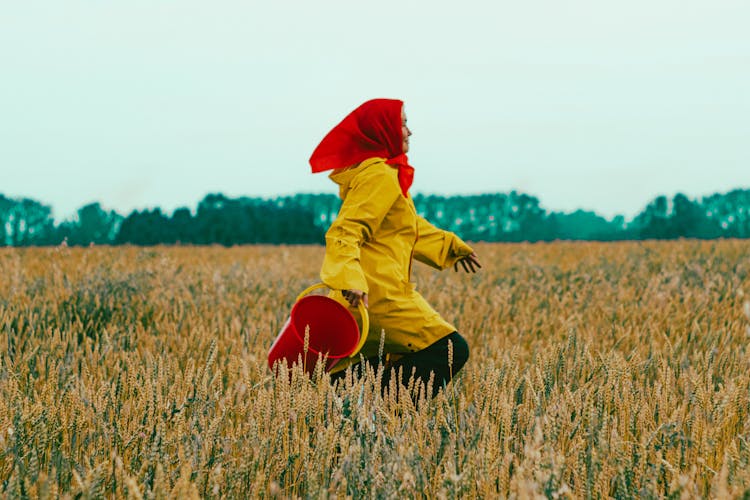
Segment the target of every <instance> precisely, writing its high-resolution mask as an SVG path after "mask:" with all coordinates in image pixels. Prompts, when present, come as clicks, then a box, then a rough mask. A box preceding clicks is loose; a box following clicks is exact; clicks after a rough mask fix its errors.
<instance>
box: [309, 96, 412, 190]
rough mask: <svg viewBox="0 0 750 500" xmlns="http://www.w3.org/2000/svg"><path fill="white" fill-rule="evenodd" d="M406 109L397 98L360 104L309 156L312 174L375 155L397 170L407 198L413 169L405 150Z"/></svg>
mask: <svg viewBox="0 0 750 500" xmlns="http://www.w3.org/2000/svg"><path fill="white" fill-rule="evenodd" d="M403 107H404V103H403V101H399V100H397V99H372V100H371V101H367V102H365V103H364V104H362V105H360V106H359V107H358V108H357V109H355V110H354V111H352V112H351V113H349V115H348V116H347V117H346V118H344V119H343V120H342V121H341V123H339V124H338V125H336V126H335V127H334V128H333V129H332V130H331V131H330V132H328V134H327V135H326V136H325V137H324V138H323V140H322V141H320V144H318V147H317V148H315V151H313V154H312V156H311V157H310V165H311V166H312V171H313V172H314V173H315V172H323V171H324V170H332V169H336V168H344V167H348V166H351V165H356V164H357V163H360V162H362V161H364V160H366V159H368V158H373V157H375V156H380V157H384V158H387V161H386V163H388V165H390V166H392V167H394V168H397V169H398V183H399V185H400V186H401V192H402V193H403V195H404V196H407V192H408V191H409V188H410V187H411V183H412V181H413V180H414V168H413V167H412V166H411V165H409V159H408V158H407V157H406V154H405V153H404V151H403V149H402V147H403V140H404V138H403V134H402V132H401V110H402V108H403Z"/></svg>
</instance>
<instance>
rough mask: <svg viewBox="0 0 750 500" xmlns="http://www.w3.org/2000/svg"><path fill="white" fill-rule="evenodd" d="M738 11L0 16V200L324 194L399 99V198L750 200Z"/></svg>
mask: <svg viewBox="0 0 750 500" xmlns="http://www.w3.org/2000/svg"><path fill="white" fill-rule="evenodd" d="M748 26H750V2H748V1H747V0H629V1H622V0H618V1H609V0H567V1H566V0H554V1H540V0H525V1H513V2H511V1H507V0H495V1H477V0H462V1H460V2H459V1H455V0H454V1H437V0H413V1H409V0H382V1H376V2H360V1H354V0H337V1H330V0H315V1H307V0H306V1H269V0H264V1H256V0H246V1H224V0H214V1H210V2H209V1H195V0H171V1H158V0H109V1H102V0H99V1H95V0H88V1H82V0H54V1H53V0H47V1H36V0H17V1H12V0H9V1H5V2H2V4H0V193H1V194H4V195H6V196H12V197H20V196H27V197H32V198H34V199H37V200H39V201H42V202H44V203H48V204H51V205H52V207H53V209H54V214H55V216H56V217H57V218H58V219H60V218H64V217H68V216H70V215H71V214H72V213H74V212H75V210H76V209H77V208H79V207H81V206H83V205H84V204H86V203H89V202H92V201H100V202H101V203H102V205H103V206H105V207H106V208H111V209H115V210H117V211H119V212H120V213H123V214H127V213H129V212H130V211H131V210H133V209H144V208H152V207H155V206H161V207H162V208H163V209H165V211H167V212H171V211H172V210H173V209H175V208H177V207H179V206H189V207H191V208H194V207H195V206H196V204H197V202H198V201H199V200H200V199H201V198H203V196H204V195H206V194H207V193H209V192H222V193H224V194H226V195H228V196H242V195H247V196H263V197H273V196H276V195H284V194H292V193H296V192H328V193H336V189H335V185H334V184H333V183H332V182H331V181H330V180H329V179H328V178H327V177H326V175H325V174H317V175H312V174H310V173H309V172H310V171H309V165H308V163H307V160H308V158H309V156H310V153H311V152H312V150H313V149H314V147H315V146H316V145H317V143H318V142H319V140H320V139H321V138H322V137H323V136H324V135H325V133H326V132H327V131H328V130H329V129H330V128H331V127H332V126H333V125H335V124H336V123H338V121H340V120H341V119H342V118H343V117H344V116H345V115H346V114H347V113H349V112H350V111H351V110H352V109H353V108H355V107H356V106H357V105H359V104H360V103H361V102H363V101H365V100H367V99H370V98H374V97H390V98H399V99H402V100H404V101H405V102H406V112H407V115H408V118H409V125H410V127H411V129H412V131H413V133H414V135H413V137H412V140H411V152H410V158H411V162H412V165H414V167H415V168H416V176H415V181H414V185H413V187H412V192H413V193H417V192H421V193H436V194H471V193H487V192H508V191H510V190H513V189H516V190H519V191H523V192H526V193H528V194H532V195H535V196H537V197H538V198H539V199H540V200H541V203H542V206H543V207H545V208H546V209H547V210H565V211H572V210H575V209H577V208H583V209H587V210H594V211H596V212H598V213H600V214H602V215H605V216H607V217H611V216H613V215H615V214H623V215H625V216H626V217H628V218H630V217H632V216H634V215H635V214H636V213H637V212H639V211H640V210H641V209H642V208H643V207H644V206H645V205H646V204H647V203H648V202H649V201H650V200H651V199H653V198H654V197H655V196H657V195H659V194H666V195H670V196H671V195H674V194H675V193H677V192H683V193H685V194H687V195H688V196H691V197H698V196H704V195H709V194H712V193H715V192H726V191H729V190H731V189H733V188H750V90H749V89H750V29H748Z"/></svg>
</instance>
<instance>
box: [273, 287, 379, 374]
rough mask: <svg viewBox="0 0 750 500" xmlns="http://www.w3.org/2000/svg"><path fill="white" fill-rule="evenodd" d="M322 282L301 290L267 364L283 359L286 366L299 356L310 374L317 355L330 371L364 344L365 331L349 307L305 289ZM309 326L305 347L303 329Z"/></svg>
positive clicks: (294, 361) (363, 314) (364, 316)
mask: <svg viewBox="0 0 750 500" xmlns="http://www.w3.org/2000/svg"><path fill="white" fill-rule="evenodd" d="M323 287H325V285H323V284H318V285H313V286H311V287H310V288H308V289H307V290H305V291H304V292H302V293H301V294H300V295H299V297H297V301H296V302H295V303H294V306H292V312H291V314H290V315H289V319H288V320H287V321H286V323H285V324H284V326H283V327H282V328H281V332H280V333H279V335H278V336H277V337H276V340H275V341H274V342H273V345H272V346H271V349H270V351H269V352H268V366H269V368H271V370H274V365H275V364H276V363H278V362H279V361H281V360H282V359H285V360H286V364H287V366H288V367H291V366H292V365H293V364H296V363H298V362H299V360H300V358H301V359H302V366H303V369H304V370H305V372H307V373H308V374H310V375H312V374H313V372H314V371H315V364H316V363H317V362H318V358H320V359H325V363H326V364H325V370H326V371H329V370H330V369H331V368H333V367H334V366H335V365H336V363H338V362H339V360H340V359H342V358H345V357H347V356H354V355H356V354H357V353H358V352H359V350H360V349H361V348H362V344H364V340H365V338H366V337H367V334H366V333H365V335H360V332H359V328H358V326H357V321H356V320H355V319H354V316H353V315H352V313H351V312H349V310H348V309H347V308H346V307H344V306H343V305H342V304H340V303H338V302H336V301H335V300H333V299H332V298H330V297H324V296H321V295H310V296H307V297H305V296H304V295H306V294H307V293H309V292H310V291H312V290H315V289H316V288H323ZM360 313H361V314H362V323H363V324H362V327H363V328H362V329H363V331H365V332H367V326H368V321H367V311H366V310H365V309H364V305H361V307H360ZM307 328H309V335H308V345H307V351H305V330H306V329H307Z"/></svg>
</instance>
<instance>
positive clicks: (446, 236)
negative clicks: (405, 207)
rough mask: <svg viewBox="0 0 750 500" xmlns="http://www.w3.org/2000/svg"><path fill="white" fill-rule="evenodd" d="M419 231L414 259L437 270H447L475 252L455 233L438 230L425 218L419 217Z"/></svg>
mask: <svg viewBox="0 0 750 500" xmlns="http://www.w3.org/2000/svg"><path fill="white" fill-rule="evenodd" d="M417 229H418V230H419V233H418V234H419V239H418V240H417V244H416V246H415V247H414V258H415V259H417V260H418V261H419V262H422V263H424V264H427V265H428V266H432V267H434V268H435V269H440V270H442V269H447V268H449V267H451V266H452V265H453V264H455V263H456V262H457V261H458V260H459V259H460V258H462V257H466V256H468V255H470V254H471V253H472V252H473V251H474V250H473V249H472V248H471V247H470V246H469V245H467V244H466V243H465V242H464V241H463V240H462V239H461V238H459V237H458V236H456V235H455V234H454V233H451V232H450V231H443V230H442V229H438V228H436V227H435V226H433V225H432V224H430V223H429V222H427V220H426V219H425V218H424V217H420V216H417Z"/></svg>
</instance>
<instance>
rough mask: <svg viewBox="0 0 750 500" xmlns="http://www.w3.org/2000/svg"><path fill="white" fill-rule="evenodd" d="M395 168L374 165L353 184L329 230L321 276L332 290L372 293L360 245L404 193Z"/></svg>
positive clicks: (373, 231)
mask: <svg viewBox="0 0 750 500" xmlns="http://www.w3.org/2000/svg"><path fill="white" fill-rule="evenodd" d="M390 170H391V168H390V167H388V166H386V165H382V166H381V165H371V166H369V167H367V168H365V169H364V170H363V171H362V172H361V173H359V174H357V175H356V177H354V178H353V179H352V181H351V184H350V185H349V190H348V192H347V193H346V196H345V198H344V201H343V203H342V204H341V209H340V210H339V214H338V216H337V217H336V220H334V221H333V224H331V227H330V228H329V229H328V231H327V232H326V253H325V258H324V259H323V267H322V268H321V270H320V279H321V280H322V281H323V283H325V284H326V286H328V287H329V288H331V289H332V290H351V289H357V290H362V291H363V292H365V293H369V289H368V286H367V280H366V279H365V274H364V272H363V271H362V266H361V265H360V247H361V246H362V245H363V244H364V243H365V242H366V241H369V240H370V238H372V235H373V233H375V231H376V230H377V229H378V227H379V226H380V224H381V223H382V222H383V219H384V218H385V216H386V214H387V213H388V210H389V209H390V208H391V206H393V203H394V202H395V201H396V200H397V199H398V197H399V196H401V189H400V188H399V185H398V179H397V177H396V175H395V170H394V171H393V172H394V175H390V174H391V172H390Z"/></svg>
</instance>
